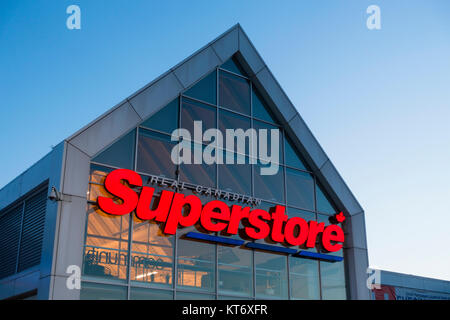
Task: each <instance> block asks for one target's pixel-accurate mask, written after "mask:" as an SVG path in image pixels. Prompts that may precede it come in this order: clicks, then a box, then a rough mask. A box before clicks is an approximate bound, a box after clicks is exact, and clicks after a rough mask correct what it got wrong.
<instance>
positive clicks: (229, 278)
mask: <svg viewBox="0 0 450 320" xmlns="http://www.w3.org/2000/svg"><path fill="white" fill-rule="evenodd" d="M218 254H219V257H218V259H219V267H218V268H219V292H220V293H225V294H238V295H243V296H251V295H252V291H253V286H252V283H253V281H252V275H253V270H252V251H251V250H247V249H243V248H241V247H228V246H223V245H219V246H218Z"/></svg>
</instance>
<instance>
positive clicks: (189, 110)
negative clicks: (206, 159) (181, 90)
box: [181, 98, 216, 142]
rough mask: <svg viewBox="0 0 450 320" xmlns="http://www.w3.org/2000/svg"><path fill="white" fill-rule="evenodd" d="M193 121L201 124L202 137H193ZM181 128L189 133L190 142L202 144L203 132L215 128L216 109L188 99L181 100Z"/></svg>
mask: <svg viewBox="0 0 450 320" xmlns="http://www.w3.org/2000/svg"><path fill="white" fill-rule="evenodd" d="M194 121H201V122H202V123H201V124H202V132H201V134H202V137H199V138H196V137H194ZM181 127H182V128H183V129H187V130H188V131H189V133H190V135H191V139H192V140H194V141H196V142H202V141H203V132H205V131H206V130H208V129H211V128H216V108H215V107H211V106H208V105H206V104H203V103H200V102H197V101H194V100H191V99H188V98H183V104H182V106H181Z"/></svg>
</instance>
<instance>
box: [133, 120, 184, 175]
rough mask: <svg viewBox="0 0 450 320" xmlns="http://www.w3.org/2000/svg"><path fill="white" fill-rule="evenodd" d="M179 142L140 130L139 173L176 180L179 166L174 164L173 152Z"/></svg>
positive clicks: (159, 134) (162, 135)
mask: <svg viewBox="0 0 450 320" xmlns="http://www.w3.org/2000/svg"><path fill="white" fill-rule="evenodd" d="M176 144H177V142H172V141H170V137H169V136H166V135H164V134H161V133H157V132H153V131H149V130H145V129H140V130H139V143H138V152H137V157H138V158H137V170H138V171H139V172H144V173H149V174H153V175H158V176H163V177H166V178H171V179H175V177H176V175H175V173H176V169H177V166H176V165H175V164H174V163H173V162H172V159H171V152H172V149H173V147H174V146H175V145H176Z"/></svg>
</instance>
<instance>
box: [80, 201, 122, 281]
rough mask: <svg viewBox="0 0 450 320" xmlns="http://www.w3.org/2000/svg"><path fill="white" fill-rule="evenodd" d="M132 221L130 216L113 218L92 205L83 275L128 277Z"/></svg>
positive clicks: (88, 213) (111, 277)
mask: <svg viewBox="0 0 450 320" xmlns="http://www.w3.org/2000/svg"><path fill="white" fill-rule="evenodd" d="M129 219H130V217H129V215H124V216H114V215H109V214H106V213H104V212H102V211H101V210H100V209H98V208H97V206H96V205H88V210H87V229H86V243H85V249H84V265H83V274H85V275H88V276H95V277H101V278H108V279H126V278H127V266H128V232H129V228H128V226H129Z"/></svg>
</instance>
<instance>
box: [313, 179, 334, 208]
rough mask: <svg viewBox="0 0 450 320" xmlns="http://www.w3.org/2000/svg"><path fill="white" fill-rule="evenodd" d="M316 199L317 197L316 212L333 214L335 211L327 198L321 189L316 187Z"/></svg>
mask: <svg viewBox="0 0 450 320" xmlns="http://www.w3.org/2000/svg"><path fill="white" fill-rule="evenodd" d="M316 197H317V211H319V212H324V213H328V214H331V215H333V214H335V213H337V210H336V209H335V208H334V206H333V205H332V204H331V202H330V201H329V200H328V198H327V196H326V195H325V194H324V193H323V191H322V188H321V187H319V186H318V185H316Z"/></svg>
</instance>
